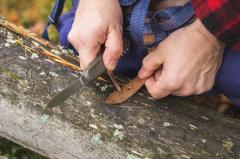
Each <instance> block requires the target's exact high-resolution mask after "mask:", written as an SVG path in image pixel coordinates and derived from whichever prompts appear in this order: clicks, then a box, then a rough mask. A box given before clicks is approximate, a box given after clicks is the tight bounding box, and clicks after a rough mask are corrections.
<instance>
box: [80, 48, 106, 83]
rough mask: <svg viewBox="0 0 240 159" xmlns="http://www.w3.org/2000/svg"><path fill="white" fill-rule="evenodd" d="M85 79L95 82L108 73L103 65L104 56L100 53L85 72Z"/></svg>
mask: <svg viewBox="0 0 240 159" xmlns="http://www.w3.org/2000/svg"><path fill="white" fill-rule="evenodd" d="M83 72H84V76H85V78H87V79H89V80H94V79H96V78H97V77H98V76H100V75H101V74H103V73H105V72H106V68H105V66H104V63H103V54H102V53H99V54H98V56H97V57H96V58H95V59H94V60H93V61H92V62H91V63H90V64H89V65H88V67H87V68H86V69H84V70H83Z"/></svg>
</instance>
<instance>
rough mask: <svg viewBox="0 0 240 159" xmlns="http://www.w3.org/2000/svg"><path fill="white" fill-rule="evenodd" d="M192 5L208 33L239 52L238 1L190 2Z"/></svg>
mask: <svg viewBox="0 0 240 159" xmlns="http://www.w3.org/2000/svg"><path fill="white" fill-rule="evenodd" d="M192 5H193V8H194V9H195V12H196V15H197V17H198V18H200V19H201V20H202V22H203V24H204V25H205V26H206V28H207V29H208V30H209V31H210V32H212V33H213V34H214V35H215V36H216V37H217V38H218V39H219V40H221V41H222V42H224V43H225V44H227V45H228V46H231V47H233V48H235V49H237V50H239V51H240V0H192Z"/></svg>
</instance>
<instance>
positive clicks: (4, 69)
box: [0, 67, 21, 80]
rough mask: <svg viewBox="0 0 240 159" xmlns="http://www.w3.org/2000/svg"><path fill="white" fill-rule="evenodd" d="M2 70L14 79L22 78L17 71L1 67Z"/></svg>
mask: <svg viewBox="0 0 240 159" xmlns="http://www.w3.org/2000/svg"><path fill="white" fill-rule="evenodd" d="M0 71H1V72H2V73H3V74H5V75H6V76H8V77H10V78H12V79H14V80H20V79H21V77H19V76H18V75H17V74H16V73H15V72H12V71H10V70H8V69H6V68H2V67H0Z"/></svg>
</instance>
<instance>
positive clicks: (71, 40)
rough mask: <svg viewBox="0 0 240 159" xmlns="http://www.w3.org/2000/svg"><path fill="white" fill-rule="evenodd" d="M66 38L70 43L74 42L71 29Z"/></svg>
mask: <svg viewBox="0 0 240 159" xmlns="http://www.w3.org/2000/svg"><path fill="white" fill-rule="evenodd" d="M67 38H68V41H69V42H70V43H74V41H75V39H76V38H75V34H74V33H73V32H72V31H70V32H69V33H68V36H67Z"/></svg>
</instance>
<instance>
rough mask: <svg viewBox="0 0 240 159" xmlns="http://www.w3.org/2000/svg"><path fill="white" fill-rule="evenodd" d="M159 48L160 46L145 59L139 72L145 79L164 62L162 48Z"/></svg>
mask: <svg viewBox="0 0 240 159" xmlns="http://www.w3.org/2000/svg"><path fill="white" fill-rule="evenodd" d="M159 48H160V47H158V48H156V49H155V50H153V51H152V52H150V53H149V54H148V55H147V56H146V57H145V58H144V59H143V65H142V68H141V69H140V71H139V73H138V76H139V77H140V78H142V79H143V78H148V77H150V76H151V75H152V74H153V73H154V72H155V71H156V70H157V69H158V68H159V67H160V66H161V65H162V64H163V57H162V56H161V49H159Z"/></svg>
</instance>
